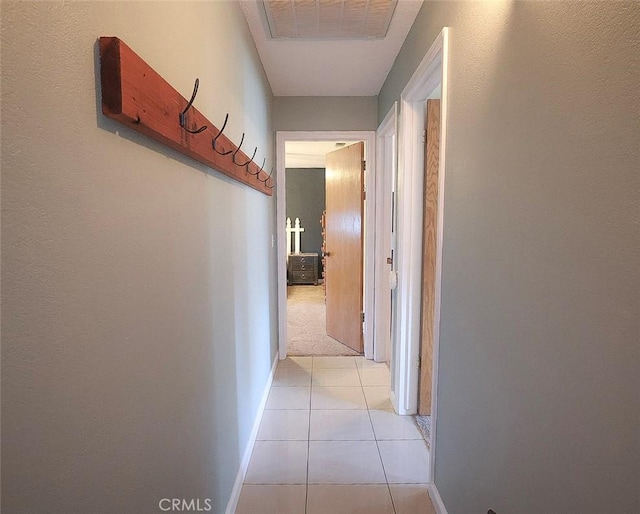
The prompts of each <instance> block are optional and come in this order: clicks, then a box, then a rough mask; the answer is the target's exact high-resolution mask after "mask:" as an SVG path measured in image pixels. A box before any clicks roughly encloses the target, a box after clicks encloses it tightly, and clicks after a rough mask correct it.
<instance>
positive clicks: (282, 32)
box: [263, 0, 398, 40]
mask: <svg viewBox="0 0 640 514" xmlns="http://www.w3.org/2000/svg"><path fill="white" fill-rule="evenodd" d="M397 3H398V0H263V4H264V10H265V13H266V15H267V22H268V24H269V30H270V32H271V37H272V38H273V39H315V40H318V39H382V38H384V37H385V36H386V35H387V29H388V28H389V24H390V23H391V17H392V16H393V11H394V10H395V8H396V4H397Z"/></svg>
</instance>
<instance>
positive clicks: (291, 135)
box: [276, 130, 376, 359]
mask: <svg viewBox="0 0 640 514" xmlns="http://www.w3.org/2000/svg"><path fill="white" fill-rule="evenodd" d="M375 136H376V133H375V131H373V130H371V131H368V130H367V131H334V130H323V131H283V130H279V131H277V132H276V162H277V167H276V170H277V175H276V240H277V242H278V252H277V256H278V263H277V270H278V281H277V283H278V353H279V357H280V359H285V358H286V357H287V266H286V262H287V242H286V234H285V230H284V227H285V224H286V215H287V213H286V203H285V198H286V191H287V188H286V178H285V142H286V141H364V142H365V150H364V152H365V156H364V158H365V161H366V163H367V165H366V170H365V178H364V187H365V191H366V192H367V197H368V198H371V199H372V200H373V199H374V198H375ZM374 219H375V201H365V208H364V234H363V235H364V277H363V284H364V297H363V298H364V300H363V301H364V311H365V313H367V312H368V313H370V315H368V316H367V315H365V322H364V329H363V340H364V356H365V358H367V359H371V358H373V325H374V319H373V318H374V316H373V315H372V313H373V294H374V293H373V281H374V263H375V261H374V233H375V231H374V229H375V225H374V223H373V220H374Z"/></svg>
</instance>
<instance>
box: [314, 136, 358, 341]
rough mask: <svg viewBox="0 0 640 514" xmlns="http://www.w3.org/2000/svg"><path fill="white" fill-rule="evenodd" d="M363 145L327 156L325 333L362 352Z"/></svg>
mask: <svg viewBox="0 0 640 514" xmlns="http://www.w3.org/2000/svg"><path fill="white" fill-rule="evenodd" d="M363 179H364V143H362V142H360V143H356V144H353V145H350V146H346V147H344V148H341V149H340V150H336V151H334V152H331V153H328V154H327V158H326V210H327V216H326V253H325V275H324V276H325V286H326V304H327V335H328V336H330V337H332V338H334V339H336V340H337V341H340V342H341V343H342V344H345V345H347V346H348V347H350V348H352V349H354V350H355V351H357V352H359V353H362V349H363V344H362V280H363V279H362V262H363V246H362V212H363V202H364V195H363V187H362V186H363Z"/></svg>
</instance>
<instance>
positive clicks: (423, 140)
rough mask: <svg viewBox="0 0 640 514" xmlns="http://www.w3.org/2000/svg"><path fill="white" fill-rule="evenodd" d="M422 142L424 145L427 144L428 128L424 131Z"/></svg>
mask: <svg viewBox="0 0 640 514" xmlns="http://www.w3.org/2000/svg"><path fill="white" fill-rule="evenodd" d="M422 144H423V145H426V144H427V131H426V130H423V131H422Z"/></svg>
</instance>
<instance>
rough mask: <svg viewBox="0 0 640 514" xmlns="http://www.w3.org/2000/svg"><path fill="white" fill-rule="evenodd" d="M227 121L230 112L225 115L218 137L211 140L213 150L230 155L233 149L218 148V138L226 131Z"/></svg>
mask: <svg viewBox="0 0 640 514" xmlns="http://www.w3.org/2000/svg"><path fill="white" fill-rule="evenodd" d="M227 121H229V113H227V114H226V115H225V117H224V123H223V124H222V128H221V129H220V132H218V135H217V136H216V137H214V138H213V139H212V140H211V147H212V148H213V150H214V151H215V152H216V153H217V154H220V155H229V154H230V153H231V152H233V150H228V151H226V152H221V151H220V150H218V148H217V146H216V145H217V141H218V138H219V137H220V136H221V135H222V133H223V132H224V129H225V127H226V126H227Z"/></svg>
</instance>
